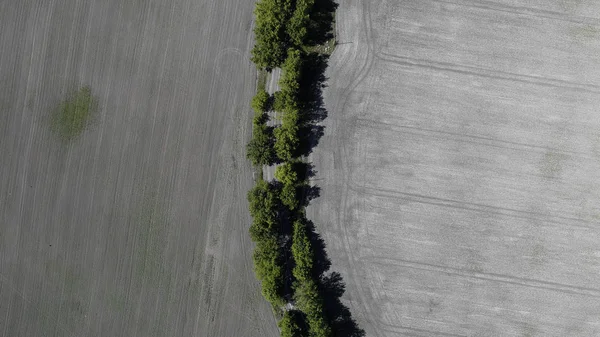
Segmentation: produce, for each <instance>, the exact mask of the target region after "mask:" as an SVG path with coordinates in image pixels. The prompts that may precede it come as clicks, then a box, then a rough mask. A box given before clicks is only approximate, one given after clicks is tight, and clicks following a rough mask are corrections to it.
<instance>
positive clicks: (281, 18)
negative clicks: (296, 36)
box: [251, 0, 293, 70]
mask: <svg viewBox="0 0 600 337" xmlns="http://www.w3.org/2000/svg"><path fill="white" fill-rule="evenodd" d="M292 5H293V1H292V0H260V1H258V2H257V3H256V7H255V8H254V15H255V16H256V26H255V28H254V35H255V39H256V44H255V45H254V48H253V49H252V51H251V54H252V62H254V63H255V64H256V66H257V67H258V68H260V69H268V70H270V69H273V68H276V67H279V66H280V65H281V63H282V62H283V60H284V59H285V56H286V51H287V47H288V45H289V36H288V35H287V32H286V29H285V27H286V23H287V21H288V20H289V18H290V16H291V15H292Z"/></svg>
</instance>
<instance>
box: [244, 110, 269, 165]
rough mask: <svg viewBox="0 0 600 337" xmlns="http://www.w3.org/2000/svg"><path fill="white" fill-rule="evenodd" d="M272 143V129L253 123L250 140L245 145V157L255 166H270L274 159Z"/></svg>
mask: <svg viewBox="0 0 600 337" xmlns="http://www.w3.org/2000/svg"><path fill="white" fill-rule="evenodd" d="M255 119H256V118H255ZM273 142H274V138H273V132H272V129H271V128H270V127H268V126H267V125H266V124H264V123H254V128H253V129H252V139H250V142H248V145H246V157H247V158H248V159H249V160H250V162H252V164H253V165H255V166H262V165H271V164H272V163H273V161H274V159H275V149H274V148H273Z"/></svg>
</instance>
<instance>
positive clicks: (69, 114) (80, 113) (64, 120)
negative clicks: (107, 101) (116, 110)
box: [51, 87, 98, 141]
mask: <svg viewBox="0 0 600 337" xmlns="http://www.w3.org/2000/svg"><path fill="white" fill-rule="evenodd" d="M97 108H98V101H97V99H96V98H94V97H93V96H92V91H91V89H90V88H89V87H83V88H81V89H79V90H78V91H76V92H74V93H72V94H70V95H69V96H68V97H67V99H66V100H64V101H63V102H61V103H60V104H59V106H58V107H57V108H56V109H54V110H53V111H52V117H51V127H52V131H53V132H54V133H55V134H56V135H58V136H59V137H60V138H62V139H63V140H67V141H68V140H71V139H74V138H75V137H77V136H79V135H80V134H81V133H82V132H83V130H85V128H86V127H87V126H88V124H89V122H90V119H91V118H92V115H93V114H94V113H95V112H96V110H97Z"/></svg>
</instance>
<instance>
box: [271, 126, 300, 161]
mask: <svg viewBox="0 0 600 337" xmlns="http://www.w3.org/2000/svg"><path fill="white" fill-rule="evenodd" d="M274 134H275V153H276V154H277V157H279V159H281V160H284V161H290V160H292V159H293V158H294V157H295V156H296V153H297V152H298V147H299V145H300V138H299V137H298V127H297V126H296V125H291V126H288V125H282V126H280V127H278V128H276V129H275V131H274Z"/></svg>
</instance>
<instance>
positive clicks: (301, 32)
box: [286, 0, 314, 46]
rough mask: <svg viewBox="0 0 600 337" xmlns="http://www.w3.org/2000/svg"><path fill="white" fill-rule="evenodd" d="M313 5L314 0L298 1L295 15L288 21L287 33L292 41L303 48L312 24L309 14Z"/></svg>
mask: <svg viewBox="0 0 600 337" xmlns="http://www.w3.org/2000/svg"><path fill="white" fill-rule="evenodd" d="M313 5H314V0H297V1H296V9H294V13H293V14H292V17H291V18H290V20H289V21H288V24H287V27H286V28H287V33H288V35H289V37H290V39H291V41H292V42H293V43H294V44H295V45H297V46H302V45H303V44H304V42H305V39H306V34H307V32H308V25H309V23H310V15H309V14H310V10H311V9H312V7H313Z"/></svg>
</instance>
